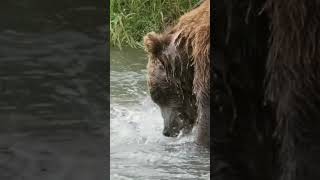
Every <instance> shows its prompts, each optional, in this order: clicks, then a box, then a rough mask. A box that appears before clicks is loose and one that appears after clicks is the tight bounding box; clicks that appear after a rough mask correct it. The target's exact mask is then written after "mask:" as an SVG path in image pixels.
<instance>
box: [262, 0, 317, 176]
mask: <svg viewBox="0 0 320 180" xmlns="http://www.w3.org/2000/svg"><path fill="white" fill-rule="evenodd" d="M266 12H268V14H269V15H270V19H271V31H272V35H271V38H270V41H271V45H270V52H269V58H268V63H267V79H266V83H267V89H266V98H267V100H268V101H269V102H270V103H271V104H272V106H273V108H274V109H275V115H276V119H277V130H276V135H277V137H278V140H279V141H278V142H279V143H280V146H281V149H280V155H279V157H280V159H279V160H280V162H281V167H282V168H281V172H280V175H279V178H280V179H281V180H310V179H312V180H313V179H320V169H319V168H320V152H319V150H318V149H319V146H320V141H319V138H320V131H319V130H320V121H319V118H320V96H319V93H320V1H318V0H307V1H303V0H267V3H266Z"/></svg>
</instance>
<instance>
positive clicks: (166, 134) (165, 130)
mask: <svg viewBox="0 0 320 180" xmlns="http://www.w3.org/2000/svg"><path fill="white" fill-rule="evenodd" d="M162 134H163V135H164V136H166V137H170V131H169V130H168V129H163V131H162Z"/></svg>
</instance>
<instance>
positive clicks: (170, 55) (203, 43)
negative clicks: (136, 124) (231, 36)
mask: <svg viewBox="0 0 320 180" xmlns="http://www.w3.org/2000/svg"><path fill="white" fill-rule="evenodd" d="M144 45H145V49H146V51H147V53H148V54H149V62H148V75H149V78H148V85H149V89H150V94H151V97H152V99H153V100H154V102H155V103H157V104H158V105H159V107H160V109H161V112H162V115H163V118H164V122H165V127H164V132H163V134H164V135H166V136H176V135H177V134H178V132H179V131H180V130H181V129H189V130H190V129H191V128H192V127H193V125H195V124H196V127H197V131H196V132H197V133H196V142H197V143H199V144H202V145H206V146H209V140H210V97H209V93H210V92H209V91H210V82H209V81H210V1H209V0H204V1H203V2H202V3H201V4H200V5H199V6H198V7H196V8H195V9H193V10H191V11H190V12H188V13H186V14H184V15H183V16H181V17H180V19H179V21H178V23H177V24H176V25H175V26H173V27H171V28H168V29H167V30H166V31H165V32H163V33H161V34H156V33H153V32H152V33H149V34H147V35H146V36H145V37H144Z"/></svg>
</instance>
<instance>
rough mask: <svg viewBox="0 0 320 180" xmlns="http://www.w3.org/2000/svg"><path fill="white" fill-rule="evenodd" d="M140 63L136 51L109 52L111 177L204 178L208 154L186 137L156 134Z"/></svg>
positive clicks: (158, 128)
mask: <svg viewBox="0 0 320 180" xmlns="http://www.w3.org/2000/svg"><path fill="white" fill-rule="evenodd" d="M146 64H147V58H146V55H145V54H144V52H142V51H138V50H132V49H123V50H121V51H120V50H118V49H111V73H110V74H111V76H110V88H111V96H110V97H111V99H110V101H111V104H110V111H111V112H110V113H111V123H110V135H111V137H110V148H111V149H110V158H111V159H110V166H111V170H110V172H111V179H112V180H118V179H119V180H127V179H128V180H129V179H138V180H140V179H144V180H171V179H181V180H195V179H200V180H201V179H209V169H210V158H209V151H208V150H206V149H203V148H201V147H197V146H195V145H194V144H193V136H192V135H186V136H180V137H178V138H167V137H164V136H163V135H162V128H163V120H162V117H161V114H160V110H159V108H158V107H157V106H156V105H155V104H154V103H153V102H152V101H151V99H150V97H149V95H148V91H147V86H146V73H147V72H146Z"/></svg>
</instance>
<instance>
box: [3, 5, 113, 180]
mask: <svg viewBox="0 0 320 180" xmlns="http://www.w3.org/2000/svg"><path fill="white" fill-rule="evenodd" d="M75 2H76V3H75ZM101 6H102V4H101V3H99V2H98V1H97V2H94V1H86V0H77V1H72V0H66V1H62V0H47V1H41V0H28V1H11V0H10V1H9V0H5V1H3V2H2V4H1V6H0V11H1V12H2V15H1V17H0V20H1V26H0V179H1V180H106V179H109V177H108V173H107V170H106V169H108V167H107V164H108V163H107V150H108V148H107V147H108V141H107V135H108V134H109V132H108V131H107V124H108V123H109V122H108V113H107V104H109V101H108V98H107V92H108V88H107V82H108V80H107V77H108V75H107V64H108V62H107V56H106V48H108V47H107V46H106V44H105V42H106V41H105V37H106V33H107V32H106V31H105V30H104V29H106V27H104V24H105V22H104V21H105V19H104V14H105V10H104V9H101V8H99V7H101ZM101 19H103V21H101Z"/></svg>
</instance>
